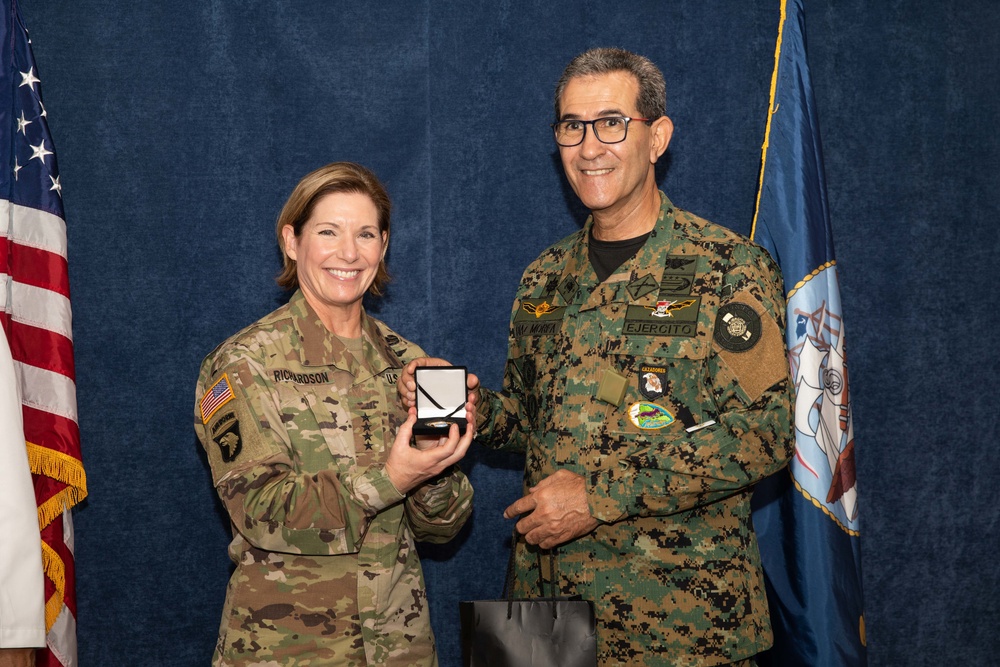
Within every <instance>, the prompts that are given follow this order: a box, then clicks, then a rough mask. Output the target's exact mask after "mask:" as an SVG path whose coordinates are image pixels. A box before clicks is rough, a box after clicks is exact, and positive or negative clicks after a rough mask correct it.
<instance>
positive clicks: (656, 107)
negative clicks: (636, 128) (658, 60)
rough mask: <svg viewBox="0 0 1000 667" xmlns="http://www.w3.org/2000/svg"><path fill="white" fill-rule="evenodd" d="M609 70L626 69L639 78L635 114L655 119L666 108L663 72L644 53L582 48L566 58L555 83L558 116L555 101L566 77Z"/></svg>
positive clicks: (567, 79) (567, 80)
mask: <svg viewBox="0 0 1000 667" xmlns="http://www.w3.org/2000/svg"><path fill="white" fill-rule="evenodd" d="M612 72H627V73H629V74H631V75H632V76H634V77H635V78H636V80H637V81H638V82H639V98H638V99H637V100H636V106H637V107H638V111H639V115H640V116H642V117H644V118H649V119H652V120H656V119H657V118H659V117H660V116H663V115H666V112H667V84H666V83H665V82H664V81H663V72H661V71H660V68H658V67H657V66H656V65H654V64H653V62H652V61H651V60H650V59H649V58H646V57H644V56H640V55H637V54H635V53H632V52H631V51H626V50H624V49H615V48H598V49H590V50H589V51H584V52H583V53H581V54H580V55H578V56H577V57H576V58H573V60H572V61H570V64H569V65H567V66H566V69H565V70H563V73H562V76H561V77H560V78H559V83H557V84H556V98H555V111H556V120H559V113H560V109H559V102H560V100H561V99H562V94H563V91H564V90H565V89H566V84H567V83H569V81H570V79H575V78H577V77H580V76H599V75H601V74H610V73H612Z"/></svg>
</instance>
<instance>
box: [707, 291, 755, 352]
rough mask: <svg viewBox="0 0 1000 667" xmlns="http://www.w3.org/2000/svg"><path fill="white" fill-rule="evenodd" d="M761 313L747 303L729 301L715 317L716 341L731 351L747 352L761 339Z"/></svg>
mask: <svg viewBox="0 0 1000 667" xmlns="http://www.w3.org/2000/svg"><path fill="white" fill-rule="evenodd" d="M761 331H762V326H761V322H760V315H758V314H757V312H756V311H755V310H754V309H753V308H751V307H750V306H748V305H746V304H745V303H740V302H734V303H727V304H726V305H725V306H723V307H722V308H719V312H718V314H717V315H716V317H715V342H716V343H718V344H719V345H720V346H721V347H722V348H723V349H726V350H729V351H730V352H745V351H746V350H749V349H750V348H752V347H753V346H754V345H756V344H757V343H758V341H760V336H761Z"/></svg>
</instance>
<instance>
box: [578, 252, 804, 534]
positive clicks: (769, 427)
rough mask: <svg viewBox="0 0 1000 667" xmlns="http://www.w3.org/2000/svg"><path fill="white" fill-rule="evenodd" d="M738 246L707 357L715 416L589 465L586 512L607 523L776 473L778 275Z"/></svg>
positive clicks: (784, 452) (784, 377)
mask: <svg viewBox="0 0 1000 667" xmlns="http://www.w3.org/2000/svg"><path fill="white" fill-rule="evenodd" d="M738 250H739V252H738V253H737V256H739V257H740V258H739V261H737V262H736V263H735V264H734V268H732V269H731V270H730V271H729V273H728V274H727V275H726V276H725V279H724V283H723V284H724V288H723V300H722V305H721V306H720V308H719V310H718V313H717V317H716V320H715V331H714V332H713V341H712V350H711V352H710V355H709V359H708V363H707V372H708V375H709V377H708V384H709V387H710V390H711V394H712V395H711V397H710V400H711V403H712V405H713V407H714V409H715V417H714V421H715V423H714V424H712V425H710V426H707V427H705V428H702V429H699V430H695V431H693V432H691V433H688V432H686V431H685V430H683V428H682V427H680V428H679V430H678V431H674V432H673V433H672V434H671V435H672V437H671V436H667V437H664V438H662V439H661V440H659V441H657V442H655V443H653V445H652V446H649V447H647V448H644V449H641V450H638V451H636V452H634V453H633V454H631V455H630V456H627V457H625V458H623V459H622V460H621V461H620V462H619V464H618V465H617V466H614V467H611V468H609V469H606V470H599V471H594V472H592V473H591V474H590V479H589V480H588V502H589V504H590V508H591V513H592V514H593V515H594V517H595V518H597V519H599V520H601V521H605V522H614V521H620V520H622V519H624V518H626V517H628V516H654V515H665V514H671V513H674V512H677V511H682V510H687V509H691V508H692V507H695V506H697V505H701V504H707V503H711V502H714V501H717V500H720V499H722V498H724V497H726V496H729V495H732V494H734V493H738V492H740V491H742V490H744V489H747V488H748V487H750V486H752V485H753V484H755V483H756V482H758V481H759V480H761V479H763V478H764V477H767V476H769V475H771V474H773V473H775V472H777V471H778V470H780V469H781V468H782V467H784V466H785V465H786V464H787V462H788V460H789V458H790V457H791V455H792V453H793V451H794V446H795V441H794V430H793V420H792V405H793V396H792V394H793V387H792V383H791V380H790V378H789V369H788V358H787V354H786V350H785V343H784V339H785V336H784V310H785V302H784V297H783V290H782V283H781V274H780V272H779V271H778V269H777V267H776V266H774V263H773V262H772V261H771V259H770V257H768V256H767V254H766V253H765V252H764V251H763V250H761V249H760V248H757V247H756V246H744V247H741V248H740V249H738ZM677 424H678V426H679V422H677ZM665 435H666V434H665Z"/></svg>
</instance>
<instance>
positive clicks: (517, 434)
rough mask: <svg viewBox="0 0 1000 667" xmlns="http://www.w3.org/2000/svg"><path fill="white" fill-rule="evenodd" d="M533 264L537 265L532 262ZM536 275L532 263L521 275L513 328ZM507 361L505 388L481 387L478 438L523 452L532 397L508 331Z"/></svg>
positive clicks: (516, 296) (526, 438)
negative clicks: (533, 274) (529, 286)
mask: <svg viewBox="0 0 1000 667" xmlns="http://www.w3.org/2000/svg"><path fill="white" fill-rule="evenodd" d="M532 266H533V265H532ZM531 275H532V267H531V266H529V267H528V268H527V269H525V272H524V275H523V276H522V277H521V286H520V288H519V289H518V293H517V295H515V297H514V306H513V307H512V312H511V331H512V330H513V322H514V313H515V312H516V311H517V304H518V303H519V302H520V301H521V298H522V296H523V295H524V294H525V291H526V289H527V288H526V284H527V283H529V280H530V276H531ZM507 346H508V347H507V363H506V364H505V365H504V373H503V389H502V390H501V391H494V390H492V389H487V388H486V387H480V388H479V403H478V404H477V406H476V414H477V416H478V421H479V425H478V428H477V430H476V442H478V443H479V444H481V445H483V446H485V447H489V448H491V449H506V450H511V451H517V452H523V451H526V450H527V448H528V433H529V430H530V421H529V417H528V411H527V406H528V397H527V395H526V394H525V387H524V381H523V379H522V378H521V374H520V373H519V372H518V370H517V365H516V364H515V363H514V362H513V361H512V357H513V356H514V355H513V352H514V337H513V335H508V339H507Z"/></svg>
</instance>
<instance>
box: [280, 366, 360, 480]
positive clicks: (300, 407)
mask: <svg viewBox="0 0 1000 667" xmlns="http://www.w3.org/2000/svg"><path fill="white" fill-rule="evenodd" d="M277 393H278V400H279V408H280V418H281V422H282V424H281V425H282V427H283V428H284V429H285V431H286V432H287V433H288V437H289V440H290V441H291V442H292V443H293V450H294V451H293V455H294V458H295V459H296V460H298V462H299V463H300V465H301V466H302V468H303V469H305V470H322V469H324V468H326V467H328V466H329V464H330V462H331V456H332V457H333V459H334V460H339V461H340V462H341V464H345V465H350V463H352V462H353V459H354V447H353V441H352V439H351V437H350V436H351V431H352V424H351V417H350V412H349V409H348V405H347V401H346V399H345V397H344V396H343V394H342V392H340V391H337V389H336V388H335V386H334V385H331V384H323V385H320V384H317V385H310V386H301V385H295V384H286V385H282V386H279V387H278V391H277ZM348 444H350V447H348V446H347V445H348Z"/></svg>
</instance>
